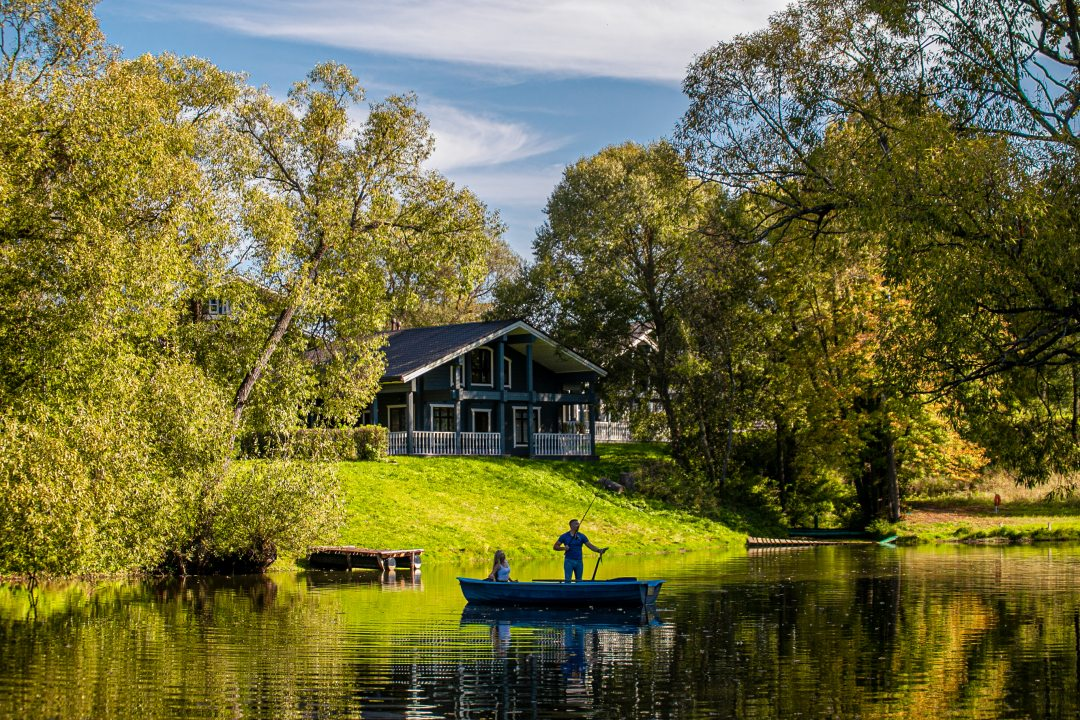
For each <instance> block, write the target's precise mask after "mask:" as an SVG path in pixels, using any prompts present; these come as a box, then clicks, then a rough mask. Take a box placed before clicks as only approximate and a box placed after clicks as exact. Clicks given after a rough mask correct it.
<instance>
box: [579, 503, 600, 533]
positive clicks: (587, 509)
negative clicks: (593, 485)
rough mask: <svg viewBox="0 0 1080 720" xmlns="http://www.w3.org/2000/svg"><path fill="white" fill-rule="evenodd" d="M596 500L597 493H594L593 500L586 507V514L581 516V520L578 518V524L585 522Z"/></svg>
mask: <svg viewBox="0 0 1080 720" xmlns="http://www.w3.org/2000/svg"><path fill="white" fill-rule="evenodd" d="M594 502H596V496H595V495H593V498H592V502H590V503H589V507H587V508H585V514H584V515H582V516H581V519H580V520H578V526H579V527H580V526H581V523H583V522H585V518H586V517H587V516H588V514H589V511H590V510H592V506H593V503H594Z"/></svg>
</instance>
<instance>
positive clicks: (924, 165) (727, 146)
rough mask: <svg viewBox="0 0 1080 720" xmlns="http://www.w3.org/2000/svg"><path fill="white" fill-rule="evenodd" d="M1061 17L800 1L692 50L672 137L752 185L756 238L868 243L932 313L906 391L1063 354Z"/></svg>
mask: <svg viewBox="0 0 1080 720" xmlns="http://www.w3.org/2000/svg"><path fill="white" fill-rule="evenodd" d="M1075 29H1076V21H1075V13H1073V12H1071V11H1070V9H1069V3H1068V2H1063V3H1043V2H1040V1H1039V0H1017V1H1015V2H1009V3H993V2H981V1H980V2H970V3H966V2H965V3H957V2H950V1H947V0H928V1H927V2H922V3H915V4H910V3H899V2H897V3H893V2H888V1H887V2H876V3H864V2H860V1H857V0H852V1H851V2H843V3H840V4H839V5H837V4H835V3H824V2H819V1H818V0H806V1H804V2H801V3H799V4H797V5H794V6H792V7H790V8H789V9H788V10H786V11H784V12H783V13H780V14H778V15H776V16H774V18H773V19H772V20H771V21H770V24H769V26H768V27H767V28H765V29H764V30H762V31H759V32H757V33H754V34H752V35H748V36H744V37H739V38H736V39H735V40H733V41H731V42H728V43H723V44H720V45H718V46H717V47H716V48H714V49H713V50H712V51H710V52H708V53H706V54H704V55H703V56H701V58H699V59H698V61H697V62H696V63H695V65H694V66H693V68H692V69H691V71H690V74H689V76H688V78H687V81H686V85H685V87H686V90H687V92H688V94H689V95H690V98H691V107H690V109H689V111H688V112H687V113H686V115H685V117H684V119H683V122H682V125H681V128H680V133H679V138H680V140H679V142H680V146H681V147H682V148H683V149H684V150H685V151H686V152H687V153H688V154H689V155H690V157H691V158H692V166H693V167H694V169H695V171H696V172H699V173H701V174H702V175H703V176H706V177H709V178H711V179H713V180H716V181H718V182H720V183H723V184H725V185H727V186H729V187H731V188H734V189H735V190H736V191H737V192H740V193H746V194H747V195H749V196H753V197H756V198H759V199H760V203H761V207H762V208H763V209H764V212H763V213H762V215H761V220H760V222H759V224H758V227H757V236H758V237H759V238H762V239H765V238H775V237H784V236H786V234H788V233H790V232H791V231H792V230H793V229H797V228H799V227H804V226H805V227H807V228H809V229H810V231H809V235H810V237H813V238H818V237H822V236H823V235H824V234H825V233H830V232H844V233H848V234H851V235H852V237H853V238H856V237H863V238H866V239H874V242H881V243H882V245H881V247H882V250H883V256H882V257H883V265H882V267H883V271H884V273H885V277H886V280H887V282H888V283H889V284H894V285H896V286H898V287H899V286H903V287H905V293H906V294H907V295H908V296H909V297H911V298H912V299H913V300H914V301H915V303H916V305H915V312H916V313H917V314H918V315H920V316H921V317H922V318H923V319H924V321H925V322H924V323H923V324H922V327H924V328H930V329H932V332H931V333H929V334H926V335H919V334H917V335H915V336H913V338H912V341H915V342H918V343H919V347H918V348H913V349H915V350H917V352H918V353H919V354H921V356H922V357H923V360H924V364H923V368H922V370H923V374H924V383H923V385H922V387H921V388H918V389H919V390H921V391H924V392H938V393H940V392H948V391H949V388H951V387H956V386H958V385H965V384H970V383H979V382H982V381H983V380H984V379H987V378H989V377H990V376H992V375H994V374H997V373H1001V372H1005V371H1012V370H1016V369H1021V368H1054V367H1058V366H1060V365H1062V364H1065V365H1070V364H1073V363H1075V360H1076V358H1077V354H1076V347H1077V346H1076V337H1077V331H1078V329H1080V326H1078V325H1077V315H1078V313H1077V310H1076V308H1077V305H1076V277H1077V275H1076V273H1075V269H1076V267H1077V259H1078V258H1077V250H1076V247H1077V243H1076V242H1073V240H1074V238H1075V233H1076V227H1077V226H1076V224H1075V223H1074V222H1072V220H1071V219H1067V218H1072V217H1073V216H1074V215H1075V208H1076V206H1075V204H1074V203H1071V202H1069V201H1066V202H1065V203H1061V202H1060V201H1059V200H1060V199H1064V198H1065V197H1067V195H1068V190H1067V188H1069V187H1070V186H1071V184H1072V183H1071V182H1070V181H1068V180H1065V178H1066V177H1069V176H1070V174H1071V168H1073V167H1075V153H1076V143H1075V131H1076V123H1075V112H1076V103H1075V98H1076V92H1077V87H1078V86H1077V82H1078V76H1077V74H1076V73H1075V72H1074V68H1075V66H1076V57H1077V49H1078V48H1077V46H1076V42H1075V39H1076V33H1075ZM1050 198H1055V199H1056V200H1055V201H1051V200H1050ZM943 277H947V278H950V281H949V282H947V283H943V282H940V278H943ZM971 397H974V395H971Z"/></svg>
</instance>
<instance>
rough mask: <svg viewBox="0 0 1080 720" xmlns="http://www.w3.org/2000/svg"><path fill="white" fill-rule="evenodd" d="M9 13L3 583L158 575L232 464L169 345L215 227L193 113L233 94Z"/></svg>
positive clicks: (50, 10) (92, 33)
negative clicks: (136, 572)
mask: <svg viewBox="0 0 1080 720" xmlns="http://www.w3.org/2000/svg"><path fill="white" fill-rule="evenodd" d="M0 10H2V13H0V31H2V34H0V42H2V48H0V49H2V51H3V52H2V55H3V65H2V68H3V73H4V74H3V76H2V77H0V344H2V350H0V409H2V417H0V448H2V450H0V452H3V458H2V461H0V568H2V569H3V570H4V571H16V572H24V573H30V574H36V573H47V572H94V571H115V570H122V569H130V568H134V567H141V566H142V567H144V566H148V565H153V564H155V563H156V562H158V561H160V559H161V557H162V556H163V555H164V554H165V553H166V552H167V549H168V548H169V547H171V546H175V545H177V544H180V543H182V542H183V537H182V536H183V535H184V533H185V532H186V526H185V523H184V522H183V519H182V518H183V517H184V516H185V513H186V512H187V511H188V510H189V509H190V508H192V507H194V506H195V504H196V503H195V501H194V498H193V496H194V495H195V494H196V493H197V492H198V489H199V488H200V487H203V486H204V485H205V484H206V483H207V482H208V481H209V480H208V479H209V478H211V477H213V476H215V475H217V474H219V473H221V472H222V469H223V465H224V460H225V458H226V457H227V455H228V452H229V446H228V437H227V434H223V433H222V432H220V428H221V427H222V423H223V422H225V423H227V413H226V412H225V411H226V409H227V404H226V403H224V402H223V401H224V398H223V397H222V395H221V394H220V392H219V390H218V388H217V386H216V385H215V383H213V382H212V381H211V380H210V378H208V377H207V376H206V374H205V373H204V372H202V371H201V370H200V369H199V368H198V367H196V366H195V365H194V363H193V362H192V360H191V358H190V356H188V355H187V354H186V353H184V352H183V351H181V350H179V349H178V347H177V343H176V337H175V330H176V324H177V313H176V306H177V301H178V298H179V297H181V296H182V295H183V293H184V291H185V288H186V287H187V286H188V285H189V284H190V283H191V282H192V278H193V276H194V274H195V268H196V267H197V264H196V258H197V257H198V256H199V255H200V253H201V247H202V245H203V243H204V242H207V241H209V238H210V236H212V235H213V234H215V233H216V232H219V231H220V224H218V223H213V222H207V218H208V217H210V218H212V217H213V213H212V212H210V210H209V209H210V207H211V206H212V203H211V202H210V200H209V195H208V192H207V188H206V186H205V184H204V182H203V174H202V170H201V168H200V166H199V163H198V161H197V159H196V157H195V155H194V153H193V148H195V147H196V146H197V145H198V143H199V136H200V134H201V133H202V131H203V128H202V126H203V122H204V120H205V118H206V117H207V115H206V114H200V113H198V112H196V109H203V110H205V111H207V112H211V111H212V110H213V109H214V108H220V107H222V106H224V105H227V104H228V103H229V102H231V99H232V97H234V96H235V80H234V78H232V77H230V76H228V75H226V74H224V73H221V72H219V71H217V70H216V69H214V68H213V67H212V66H209V65H208V64H206V63H204V62H202V61H198V60H177V59H175V58H171V57H163V58H160V59H156V60H155V59H152V58H141V59H139V60H135V61H120V60H118V59H116V57H115V56H114V54H113V53H112V52H111V51H110V50H109V49H108V48H107V47H106V46H105V45H104V40H103V38H102V37H101V35H100V32H99V31H98V28H97V24H96V21H95V20H94V18H93V14H92V12H91V6H90V5H88V4H86V3H75V2H17V3H5V4H4V5H3V6H2V8H0Z"/></svg>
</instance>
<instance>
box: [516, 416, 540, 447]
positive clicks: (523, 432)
mask: <svg viewBox="0 0 1080 720" xmlns="http://www.w3.org/2000/svg"><path fill="white" fill-rule="evenodd" d="M533 432H540V408H538V407H534V408H533ZM528 444H529V409H528V408H523V407H516V408H514V445H515V446H517V447H521V446H522V445H528Z"/></svg>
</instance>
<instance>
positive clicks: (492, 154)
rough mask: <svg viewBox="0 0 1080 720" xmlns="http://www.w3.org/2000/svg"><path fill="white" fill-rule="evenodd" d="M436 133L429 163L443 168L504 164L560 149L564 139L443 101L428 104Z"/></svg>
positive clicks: (433, 129) (425, 107)
mask: <svg viewBox="0 0 1080 720" xmlns="http://www.w3.org/2000/svg"><path fill="white" fill-rule="evenodd" d="M422 109H423V111H424V114H425V115H427V117H428V119H429V120H430V121H431V131H432V133H434V135H435V153H434V155H432V157H431V160H430V161H429V162H428V164H429V165H430V166H431V167H434V168H438V169H439V170H442V171H444V172H445V171H448V170H454V169H457V168H470V167H486V166H491V165H502V164H505V163H509V162H514V161H516V160H522V159H524V158H529V157H535V156H537V155H542V154H544V153H547V152H550V151H552V150H556V149H558V148H559V147H561V146H562V145H564V144H565V142H564V141H562V140H555V139H551V138H545V137H543V136H542V135H541V134H540V133H539V132H537V131H535V130H533V129H532V128H530V127H529V126H528V125H526V124H524V123H517V122H507V121H503V120H499V119H497V118H495V117H491V116H488V115H479V114H475V113H470V112H466V111H464V110H462V109H460V108H456V107H453V106H450V105H442V104H424V106H423V108H422Z"/></svg>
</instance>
